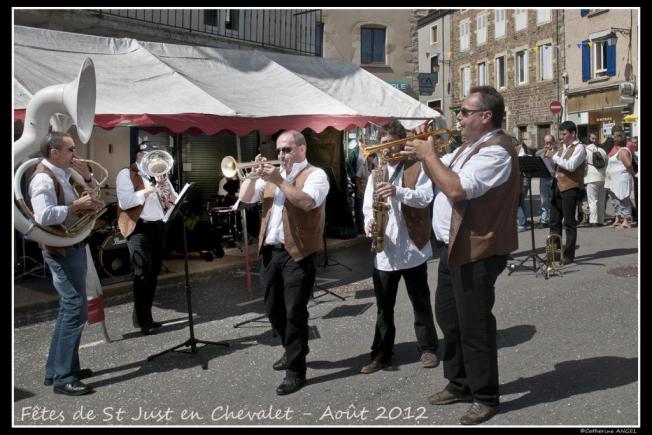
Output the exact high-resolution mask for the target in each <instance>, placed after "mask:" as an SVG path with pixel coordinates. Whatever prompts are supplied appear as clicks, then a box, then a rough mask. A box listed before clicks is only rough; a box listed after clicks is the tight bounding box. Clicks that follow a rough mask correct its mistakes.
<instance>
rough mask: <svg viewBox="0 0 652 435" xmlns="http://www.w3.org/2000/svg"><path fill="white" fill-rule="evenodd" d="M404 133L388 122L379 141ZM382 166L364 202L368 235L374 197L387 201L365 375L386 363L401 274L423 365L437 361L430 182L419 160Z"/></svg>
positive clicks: (376, 262) (393, 332) (434, 364)
mask: <svg viewBox="0 0 652 435" xmlns="http://www.w3.org/2000/svg"><path fill="white" fill-rule="evenodd" d="M404 137H405V129H404V128H403V126H402V125H401V124H400V123H399V122H398V121H393V122H391V123H390V124H387V125H386V126H384V127H383V128H382V129H381V132H380V142H381V143H386V142H389V141H394V140H398V139H401V138H404ZM399 148H400V146H399ZM392 151H398V150H392ZM385 167H386V172H387V174H386V177H385V179H386V180H387V181H383V182H380V183H377V184H375V181H374V174H373V173H372V174H371V175H370V176H369V180H368V182H367V187H366V190H365V195H364V204H363V214H364V219H365V230H366V232H367V235H371V233H372V231H373V228H374V225H375V220H374V217H373V216H374V215H373V202H374V196H376V198H381V199H382V200H384V201H386V202H387V204H389V216H388V220H387V226H386V228H385V232H384V243H383V244H384V249H383V250H382V251H380V252H377V253H376V255H375V258H374V269H373V283H374V293H375V296H376V305H377V308H378V312H377V320H376V328H375V333H374V339H373V344H372V346H371V361H370V363H369V364H368V365H366V366H364V367H362V369H361V370H360V372H361V373H364V374H370V373H374V372H376V371H378V370H382V369H384V368H385V367H387V366H389V365H390V364H391V359H392V354H393V351H392V349H393V346H394V339H395V335H396V327H395V325H394V305H395V303H396V296H397V293H398V284H399V281H400V279H401V277H403V279H404V281H405V286H406V288H407V293H408V296H409V298H410V301H411V303H412V309H413V311H414V330H415V333H416V337H417V351H418V352H419V353H420V354H421V364H422V367H425V368H433V367H437V365H439V360H438V358H437V355H436V353H437V343H438V339H437V330H436V329H435V322H434V317H433V312H432V305H431V303H430V289H429V287H428V272H427V264H426V262H427V261H428V259H430V257H431V256H432V248H431V246H430V235H431V226H430V208H429V205H430V203H431V202H432V199H433V189H432V183H431V182H430V179H429V178H428V176H427V175H426V174H425V173H424V171H423V168H422V167H421V163H420V162H417V161H409V162H408V161H401V162H399V161H390V162H388V163H387V165H385ZM374 189H375V192H374ZM374 193H375V195H374Z"/></svg>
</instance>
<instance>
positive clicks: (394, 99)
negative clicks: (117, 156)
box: [14, 26, 445, 135]
mask: <svg viewBox="0 0 652 435" xmlns="http://www.w3.org/2000/svg"><path fill="white" fill-rule="evenodd" d="M86 57H90V58H91V59H92V60H93V63H94V65H95V72H96V81H97V102H96V111H95V124H96V125H99V126H100V127H103V128H113V127H115V126H139V127H141V128H145V129H147V128H156V127H163V128H166V129H168V130H169V131H171V132H173V133H191V134H199V133H205V134H207V135H215V134H217V133H219V132H221V131H230V132H233V133H235V134H238V135H246V134H248V133H250V132H251V131H253V130H258V131H260V132H262V133H265V134H272V133H274V132H276V131H278V130H280V129H289V128H291V129H296V130H303V129H305V128H311V129H312V130H314V131H315V132H321V131H322V130H324V129H325V128H327V127H329V126H330V127H334V128H335V129H337V130H344V129H348V128H352V127H364V126H365V125H366V124H367V123H368V122H374V123H377V124H381V123H383V122H385V121H387V120H388V119H389V118H399V119H403V120H404V121H402V122H403V123H404V124H405V125H406V127H410V126H414V125H416V124H418V123H419V122H422V121H418V120H416V119H435V120H436V125H437V127H443V126H444V123H445V120H444V118H443V117H442V115H441V114H439V113H438V112H437V111H435V110H432V109H430V108H429V107H427V106H425V105H423V104H422V103H420V102H418V101H416V100H415V99H413V98H412V97H410V96H408V95H406V94H405V93H403V92H401V91H399V90H398V89H396V88H394V87H393V86H391V85H390V84H388V83H386V82H385V81H383V80H381V79H379V78H377V77H376V76H374V75H372V74H370V73H369V72H367V71H365V70H364V69H362V68H360V67H358V66H357V65H354V64H353V63H351V62H349V61H344V60H336V59H323V58H318V57H307V56H296V55H287V54H281V53H270V52H262V51H257V50H234V49H223V48H212V47H195V46H186V45H175V44H166V43H155V42H145V41H138V40H135V39H129V38H109V37H99V36H91V35H83V34H77V33H67V32H59V31H54V30H44V29H38V28H31V27H23V26H14V113H15V118H16V119H23V118H24V116H25V109H26V107H27V104H28V102H29V100H30V99H31V97H32V95H34V94H35V93H36V92H37V91H38V90H40V89H42V88H44V87H46V86H50V85H55V84H61V83H68V82H71V81H72V80H73V79H74V78H75V76H76V75H77V73H78V71H79V67H80V65H81V64H82V62H83V60H84V59H85V58H86ZM409 119H412V120H411V121H410V120H409Z"/></svg>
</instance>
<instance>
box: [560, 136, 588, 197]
mask: <svg viewBox="0 0 652 435" xmlns="http://www.w3.org/2000/svg"><path fill="white" fill-rule="evenodd" d="M576 146H582V144H580V143H579V142H578V143H577V144H574V145H570V146H569V147H568V148H566V153H565V154H564V157H563V158H564V160H568V159H570V158H571V156H572V155H573V152H574V151H575V147H576ZM562 152H563V149H561V148H560V149H559V152H558V153H557V155H558V156H560V157H561V155H562ZM584 172H585V168H584V163H582V164H581V165H579V166H578V167H577V168H576V169H575V170H574V171H572V172H571V171H567V170H566V169H563V168H562V167H561V166H557V172H556V177H557V187H559V191H560V192H565V191H567V190H568V189H572V188H574V187H579V188H583V187H584Z"/></svg>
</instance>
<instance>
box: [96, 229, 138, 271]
mask: <svg viewBox="0 0 652 435" xmlns="http://www.w3.org/2000/svg"><path fill="white" fill-rule="evenodd" d="M98 258H99V263H100V268H101V270H102V271H103V272H104V273H106V274H107V275H108V276H111V277H115V276H122V275H127V274H130V273H131V262H130V261H129V248H128V247H127V239H125V238H124V237H123V236H122V234H120V232H119V231H116V232H115V233H113V234H109V235H108V236H107V237H106V238H105V239H104V241H103V242H102V244H101V245H100V249H99V251H98Z"/></svg>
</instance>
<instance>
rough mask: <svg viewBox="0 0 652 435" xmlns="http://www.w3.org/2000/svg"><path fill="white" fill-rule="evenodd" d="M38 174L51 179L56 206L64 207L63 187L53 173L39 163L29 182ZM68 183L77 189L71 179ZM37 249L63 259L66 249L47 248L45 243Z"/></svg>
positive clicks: (63, 227) (60, 227) (63, 229)
mask: <svg viewBox="0 0 652 435" xmlns="http://www.w3.org/2000/svg"><path fill="white" fill-rule="evenodd" d="M40 173H44V174H47V175H48V176H49V177H50V178H51V179H52V182H53V183H54V191H55V193H56V195H57V205H66V201H65V199H64V195H63V187H61V183H59V180H58V179H57V177H56V175H54V172H52V170H50V168H48V167H47V166H45V165H44V164H43V162H39V164H38V165H36V169H34V172H33V173H32V176H31V177H30V182H31V181H32V179H33V178H34V177H35V176H36V174H40ZM70 183H71V185H72V186H73V188H77V184H76V183H74V182H73V180H72V179H71V180H70ZM50 226H51V227H53V228H56V229H58V230H61V231H65V229H66V228H65V226H63V225H62V224H57V225H50ZM38 247H39V248H41V250H43V251H45V252H47V253H48V254H50V255H52V256H53V257H65V255H66V248H65V247H63V246H49V245H46V244H45V243H40V242H39V243H38Z"/></svg>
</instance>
